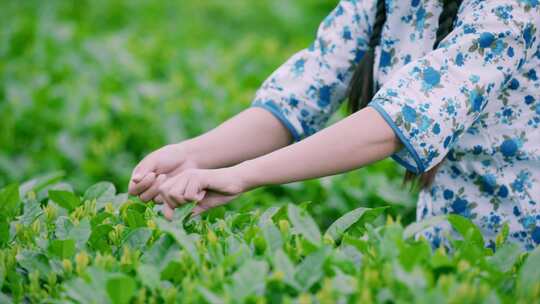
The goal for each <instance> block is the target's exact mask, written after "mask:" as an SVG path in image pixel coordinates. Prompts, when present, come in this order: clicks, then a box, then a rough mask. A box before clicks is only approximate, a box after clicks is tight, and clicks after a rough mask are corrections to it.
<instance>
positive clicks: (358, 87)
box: [347, 0, 386, 113]
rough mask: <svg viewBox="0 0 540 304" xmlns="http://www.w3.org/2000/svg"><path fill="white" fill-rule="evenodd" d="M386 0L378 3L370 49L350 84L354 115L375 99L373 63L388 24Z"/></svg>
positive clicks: (350, 103) (350, 106) (349, 94)
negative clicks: (385, 26) (384, 28)
mask: <svg viewBox="0 0 540 304" xmlns="http://www.w3.org/2000/svg"><path fill="white" fill-rule="evenodd" d="M384 1H385V0H378V1H377V13H376V14H375V23H374V25H373V30H372V32H371V36H370V38H369V49H368V50H367V51H366V53H365V54H364V56H363V57H362V60H361V61H360V63H358V66H357V67H356V69H355V71H354V74H353V76H352V78H351V82H350V83H349V89H348V94H347V95H348V97H349V110H350V111H351V113H354V112H356V111H358V110H360V109H363V108H365V107H366V106H367V105H368V103H369V102H370V101H371V98H373V94H374V89H373V86H374V85H373V82H374V81H373V63H374V60H375V47H377V46H378V45H379V44H380V43H381V33H382V29H383V26H384V23H385V22H386V5H385V3H384Z"/></svg>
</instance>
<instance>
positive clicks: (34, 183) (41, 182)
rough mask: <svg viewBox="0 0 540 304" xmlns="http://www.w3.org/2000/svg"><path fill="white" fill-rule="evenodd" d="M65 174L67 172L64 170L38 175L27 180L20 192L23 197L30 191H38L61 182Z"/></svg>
mask: <svg viewBox="0 0 540 304" xmlns="http://www.w3.org/2000/svg"><path fill="white" fill-rule="evenodd" d="M65 175H66V174H65V172H64V171H55V172H51V173H46V174H44V175H41V176H38V177H36V178H33V179H31V180H29V181H27V182H24V183H23V184H22V185H21V187H20V188H19V193H20V195H21V197H25V196H26V194H27V193H28V192H30V191H34V192H38V191H40V190H41V189H43V188H45V187H46V186H48V185H51V184H54V183H56V182H59V181H60V180H62V178H63V177H64V176H65Z"/></svg>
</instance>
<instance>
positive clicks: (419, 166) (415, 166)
mask: <svg viewBox="0 0 540 304" xmlns="http://www.w3.org/2000/svg"><path fill="white" fill-rule="evenodd" d="M369 106H370V107H372V108H374V109H375V110H376V111H377V112H378V113H379V114H380V115H381V116H382V117H383V119H384V120H385V121H386V123H388V125H389V126H390V127H391V128H392V130H393V131H394V133H395V134H396V136H397V137H398V138H399V140H400V141H401V142H402V143H403V146H404V148H403V149H401V150H400V151H398V152H396V153H394V154H393V155H392V156H391V157H392V159H394V160H395V161H396V162H397V163H398V164H400V165H402V166H403V167H405V169H407V170H408V171H411V172H413V173H415V174H420V173H423V172H425V170H426V166H425V164H424V162H423V161H422V158H421V157H420V154H419V153H418V151H417V150H416V149H415V147H414V145H413V144H412V141H411V138H409V136H408V135H406V134H407V133H406V132H403V131H402V130H401V128H400V127H399V126H398V125H397V124H396V122H395V120H394V118H392V116H390V114H389V113H388V112H387V111H386V110H385V109H384V107H383V106H382V105H381V104H380V103H379V102H378V101H377V99H374V100H373V101H372V102H370V103H369Z"/></svg>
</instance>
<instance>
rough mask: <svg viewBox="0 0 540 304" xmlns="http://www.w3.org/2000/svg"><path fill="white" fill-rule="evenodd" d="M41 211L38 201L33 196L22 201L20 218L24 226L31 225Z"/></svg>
mask: <svg viewBox="0 0 540 304" xmlns="http://www.w3.org/2000/svg"><path fill="white" fill-rule="evenodd" d="M42 213H43V211H42V210H41V205H40V203H39V202H38V201H37V200H36V199H34V198H26V199H25V200H24V202H23V214H22V216H21V218H20V222H21V224H23V225H24V226H29V225H31V224H32V223H33V222H34V221H35V220H36V218H38V216H40V215H41V214H42Z"/></svg>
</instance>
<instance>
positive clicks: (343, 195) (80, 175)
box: [0, 0, 415, 226]
mask: <svg viewBox="0 0 540 304" xmlns="http://www.w3.org/2000/svg"><path fill="white" fill-rule="evenodd" d="M337 2H338V1H337V0H257V1H252V0H229V1H222V0H204V1H195V0H183V1H181V0H179V1H133V0H129V1H128V0H126V1H120V0H114V1H113V0H94V1H67V0H66V1H1V2H0V77H1V81H0V187H1V186H3V185H5V184H8V183H11V182H23V181H25V180H28V179H29V178H32V177H36V176H40V175H43V174H47V173H51V172H57V173H58V174H59V175H61V176H63V179H64V180H65V181H67V182H69V183H71V184H72V185H73V186H74V188H75V189H76V190H78V191H82V190H84V189H85V188H86V187H88V186H89V185H91V184H93V183H95V182H97V181H102V180H106V181H112V182H114V183H115V185H116V186H117V188H118V189H119V190H120V191H125V190H126V186H127V181H128V178H129V175H130V173H131V170H132V168H133V167H134V166H135V164H136V163H137V162H138V160H140V159H141V158H142V157H143V156H144V155H146V154H147V153H149V152H151V151H152V150H154V149H156V148H159V147H161V146H163V145H164V144H166V143H172V142H178V141H181V140H183V139H186V138H189V137H192V136H195V135H198V134H200V133H201V132H204V131H205V130H208V129H210V128H212V127H214V126H216V125H217V124H219V123H220V122H222V121H224V120H225V119H227V118H228V117H230V116H232V115H234V114H235V113H237V112H239V111H241V110H242V109H244V108H246V107H247V106H249V104H250V102H251V99H252V98H253V95H254V92H255V90H256V89H257V88H258V87H259V86H260V84H261V83H262V81H263V80H264V79H265V78H266V77H267V76H268V75H269V74H270V73H271V72H272V71H273V70H274V69H276V68H277V67H278V66H279V65H280V64H282V63H283V62H284V61H285V60H286V59H287V58H288V57H289V56H291V55H292V54H294V53H295V52H296V51H298V50H300V49H302V48H305V47H307V46H308V45H309V44H310V43H311V41H312V39H313V38H314V36H315V33H316V30H317V27H318V24H319V23H320V22H321V21H322V19H323V18H324V17H325V16H326V15H327V14H328V13H329V12H330V11H331V10H332V9H333V7H335V5H336V4H337ZM343 115H344V110H343V109H341V110H340V113H339V114H338V115H336V117H335V118H334V121H335V120H336V119H339V117H340V116H343ZM402 172H403V171H402V169H401V168H398V167H397V166H396V165H395V164H394V163H393V162H392V161H390V160H387V161H384V162H381V163H379V164H376V165H374V166H370V167H368V168H364V169H361V170H357V171H355V172H351V173H349V174H345V175H340V176H335V177H330V178H324V179H320V180H313V181H308V182H304V183H294V184H290V185H285V186H279V187H268V188H265V189H258V190H255V191H252V192H250V193H248V194H246V195H244V196H242V197H241V198H239V199H237V200H236V201H235V203H234V204H233V208H252V205H253V204H258V205H269V204H276V203H283V202H290V201H293V202H297V203H300V202H303V201H312V202H313V204H312V207H311V208H312V212H313V213H314V215H315V217H316V219H317V221H318V222H319V223H320V224H321V225H323V226H326V225H327V224H328V223H330V222H332V221H333V219H335V218H337V217H338V216H339V215H340V214H342V213H344V212H346V211H348V210H350V209H352V208H356V207H358V206H380V205H388V204H391V205H392V206H393V208H392V211H391V212H392V213H393V214H394V215H400V216H401V217H403V219H404V221H405V222H410V221H411V220H412V219H413V218H414V206H415V204H414V201H415V194H414V193H410V192H409V191H408V190H407V189H403V188H402V187H401V175H402Z"/></svg>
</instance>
